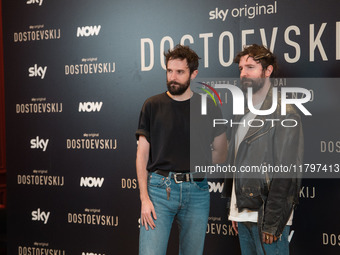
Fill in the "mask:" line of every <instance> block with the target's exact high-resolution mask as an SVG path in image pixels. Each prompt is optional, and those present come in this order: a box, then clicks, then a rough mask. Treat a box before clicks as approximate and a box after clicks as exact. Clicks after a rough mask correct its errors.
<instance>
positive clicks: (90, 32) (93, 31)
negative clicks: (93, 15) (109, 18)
mask: <svg viewBox="0 0 340 255" xmlns="http://www.w3.org/2000/svg"><path fill="white" fill-rule="evenodd" d="M100 29H101V26H100V25H99V26H85V27H78V28H77V37H80V36H81V37H83V36H85V37H89V36H94V35H98V34H99V32H100Z"/></svg>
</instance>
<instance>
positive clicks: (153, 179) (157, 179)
mask: <svg viewBox="0 0 340 255" xmlns="http://www.w3.org/2000/svg"><path fill="white" fill-rule="evenodd" d="M165 180H166V177H164V176H162V175H159V174H155V173H150V174H149V178H148V185H149V186H152V187H157V188H160V187H163V186H165Z"/></svg>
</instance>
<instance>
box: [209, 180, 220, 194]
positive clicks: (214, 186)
mask: <svg viewBox="0 0 340 255" xmlns="http://www.w3.org/2000/svg"><path fill="white" fill-rule="evenodd" d="M208 185H209V192H214V193H216V192H219V193H222V191H223V186H224V183H220V182H208Z"/></svg>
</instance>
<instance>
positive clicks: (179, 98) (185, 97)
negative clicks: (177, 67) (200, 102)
mask: <svg viewBox="0 0 340 255" xmlns="http://www.w3.org/2000/svg"><path fill="white" fill-rule="evenodd" d="M166 93H167V94H168V96H169V97H171V98H172V99H173V100H175V101H186V100H188V99H190V98H191V97H192V94H193V92H192V91H191V89H190V87H188V89H187V90H186V91H185V92H184V93H183V94H182V95H172V94H170V92H169V91H167V92H166Z"/></svg>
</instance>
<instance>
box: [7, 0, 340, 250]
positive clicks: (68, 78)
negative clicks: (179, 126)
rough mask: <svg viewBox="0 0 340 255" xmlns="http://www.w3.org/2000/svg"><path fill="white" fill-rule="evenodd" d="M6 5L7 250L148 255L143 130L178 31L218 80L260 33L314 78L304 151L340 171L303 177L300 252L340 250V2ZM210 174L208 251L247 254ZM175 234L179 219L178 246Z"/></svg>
mask: <svg viewBox="0 0 340 255" xmlns="http://www.w3.org/2000/svg"><path fill="white" fill-rule="evenodd" d="M2 5H3V8H2V9H3V24H4V56H5V93H6V125H7V126H6V130H7V164H8V210H9V217H8V218H9V222H8V224H9V226H8V229H9V236H8V245H9V254H11V255H12V254H20V255H26V254H36V255H39V254H72V255H77V254H79V255H86V254H98V255H99V254H101V255H103V254H106V255H113V254H137V252H138V233H139V227H140V226H139V214H140V201H139V192H138V185H137V180H136V173H135V156H136V146H137V144H136V140H135V135H134V134H135V130H136V128H137V122H138V116H139V111H140V109H141V106H142V104H143V102H144V100H145V99H146V98H147V97H149V96H152V95H154V94H157V93H160V92H163V91H165V90H166V85H165V69H164V68H165V63H164V57H163V52H164V51H166V50H168V49H169V48H171V47H173V46H174V45H176V44H178V43H182V44H185V45H189V46H190V47H192V48H193V49H194V50H195V51H196V52H197V53H198V55H199V56H200V57H201V60H200V67H199V76H198V77H199V78H201V79H202V80H204V81H206V82H209V84H211V85H214V84H215V83H217V82H218V80H219V78H222V77H224V78H225V77H232V78H230V80H231V81H233V80H235V78H237V77H238V75H239V74H238V67H237V65H235V64H233V58H234V57H235V55H236V54H237V52H239V51H240V50H241V49H242V45H246V44H252V43H258V44H264V45H267V46H268V47H269V48H270V49H271V50H272V51H273V52H274V53H275V54H276V55H277V57H278V60H279V64H280V70H281V77H283V78H280V79H276V80H275V83H276V84H275V85H277V86H279V87H284V86H290V84H289V83H290V82H289V80H287V79H286V78H299V80H300V78H312V79H310V80H309V81H310V82H305V80H304V79H303V81H302V82H301V85H300V86H301V87H305V88H307V89H309V90H310V91H311V95H312V97H311V100H310V102H308V103H307V104H305V106H306V108H308V110H309V111H310V112H311V113H312V116H304V117H303V121H304V122H303V125H304V133H305V163H306V164H308V165H307V167H309V169H313V168H314V169H315V172H317V171H319V172H320V171H321V170H322V171H324V172H327V171H328V172H330V171H333V173H334V175H332V176H330V177H331V178H323V176H319V177H318V178H313V175H312V176H309V178H305V179H304V180H303V185H302V189H301V192H300V197H301V199H300V202H301V203H300V206H299V207H298V208H297V210H296V212H295V217H294V218H295V223H294V226H293V227H292V230H291V233H290V242H291V254H339V252H340V221H339V218H338V217H339V215H340V206H339V204H338V201H340V185H339V179H338V177H337V174H336V173H337V171H338V170H337V169H338V167H339V165H337V164H339V163H340V162H339V155H340V154H339V153H340V137H339V130H340V124H339V123H340V121H339V112H340V110H339V109H340V102H339V99H338V97H339V95H340V87H339V86H340V84H338V82H337V79H336V78H337V77H339V76H340V16H339V11H338V9H339V6H338V2H337V1H334V0H323V1H307V0H300V1H279V0H276V1H273V0H270V1H264V0H257V1H255V0H242V1H239V0H230V1H220V0H211V1H206V0H195V1H193V0H192V1H191V0H190V1H182V0H172V1H164V0H147V1H138V0H128V1H127V0H125V1H123V0H115V1H111V0H101V1H90V0H83V1H76V0H67V1H66V0H59V1H56V0H20V1H11V0H3V1H2ZM211 77H215V78H211ZM216 77H217V78H216ZM331 78H332V79H331ZM227 79H228V78H227ZM329 80H331V81H330V82H329ZM192 85H193V86H195V82H193V84H192ZM294 85H295V86H296V84H294ZM209 187H210V192H211V199H212V200H211V211H210V218H209V222H208V226H207V232H206V233H207V238H206V245H205V252H204V254H208V255H220V254H221V255H222V254H240V250H239V244H238V237H237V236H236V235H235V232H234V231H233V230H232V228H231V223H230V222H229V221H228V220H227V215H226V209H225V207H226V201H225V200H224V199H222V198H220V194H221V191H222V188H223V183H222V182H221V180H218V179H214V180H209ZM177 246H178V242H177V229H176V228H174V230H173V232H172V235H171V240H170V243H169V254H176V250H177Z"/></svg>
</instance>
